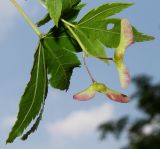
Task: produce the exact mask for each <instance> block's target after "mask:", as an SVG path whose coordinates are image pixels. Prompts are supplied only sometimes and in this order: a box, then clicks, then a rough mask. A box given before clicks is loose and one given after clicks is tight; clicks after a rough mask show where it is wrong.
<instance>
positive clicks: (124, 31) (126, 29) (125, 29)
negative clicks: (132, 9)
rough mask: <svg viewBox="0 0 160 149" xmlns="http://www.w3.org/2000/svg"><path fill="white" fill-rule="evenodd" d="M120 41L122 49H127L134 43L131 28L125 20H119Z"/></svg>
mask: <svg viewBox="0 0 160 149" xmlns="http://www.w3.org/2000/svg"><path fill="white" fill-rule="evenodd" d="M121 40H122V41H121V42H123V44H124V48H127V47H129V46H130V45H131V44H132V43H133V42H134V34H133V30H132V26H131V24H130V22H129V21H128V20H127V19H122V20H121Z"/></svg>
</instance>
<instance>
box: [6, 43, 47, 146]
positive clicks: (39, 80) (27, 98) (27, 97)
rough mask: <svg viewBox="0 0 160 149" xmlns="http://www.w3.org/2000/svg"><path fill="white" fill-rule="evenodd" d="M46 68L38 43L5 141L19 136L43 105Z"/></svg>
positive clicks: (8, 141)
mask: <svg viewBox="0 0 160 149" xmlns="http://www.w3.org/2000/svg"><path fill="white" fill-rule="evenodd" d="M47 84H48V79H47V68H46V63H45V56H44V51H43V48H42V45H41V44H39V45H38V48H37V50H36V53H35V57H34V65H33V68H32V72H31V78H30V81H29V83H28V85H27V87H26V89H25V92H24V94H23V96H22V98H21V101H20V105H19V113H18V116H17V121H16V122H15V124H14V126H13V128H12V131H11V132H10V134H9V137H8V139H7V143H11V142H13V141H14V139H15V138H16V137H18V136H20V135H21V134H22V133H23V131H24V130H25V129H26V127H27V126H28V125H29V124H30V123H31V121H32V120H34V119H35V118H36V116H37V115H38V114H39V112H40V110H41V109H42V107H43V104H44V101H45V98H46V94H47V87H48V85H47Z"/></svg>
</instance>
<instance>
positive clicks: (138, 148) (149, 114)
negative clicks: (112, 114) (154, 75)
mask: <svg viewBox="0 0 160 149" xmlns="http://www.w3.org/2000/svg"><path fill="white" fill-rule="evenodd" d="M133 82H134V83H135V85H136V87H137V88H136V91H135V93H134V95H133V97H134V99H137V100H138V101H137V107H138V109H139V110H141V111H142V112H144V117H143V118H138V119H137V120H135V121H133V120H132V121H131V120H130V121H128V122H127V121H126V122H127V123H125V122H124V123H122V127H119V126H118V122H119V121H120V120H121V119H120V120H117V121H111V122H107V123H104V124H102V125H101V126H100V127H99V131H101V136H102V137H101V138H102V139H105V137H106V135H107V134H108V133H113V134H114V135H116V134H117V132H116V130H119V133H118V134H121V133H122V132H126V131H127V130H126V128H127V127H129V130H128V132H127V133H128V138H129V143H128V145H127V146H126V147H124V148H123V149H145V148H147V149H148V148H149V149H159V146H160V141H159V139H160V83H158V84H153V83H152V79H151V77H148V76H139V77H135V78H134V79H133ZM128 117H129V116H128ZM145 127H150V132H148V133H146V132H145V131H144V129H145ZM119 128H120V129H119ZM124 128H125V129H124Z"/></svg>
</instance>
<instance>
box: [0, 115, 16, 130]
mask: <svg viewBox="0 0 160 149" xmlns="http://www.w3.org/2000/svg"><path fill="white" fill-rule="evenodd" d="M15 121H16V117H15V116H7V117H5V118H4V119H3V120H2V122H1V127H0V128H1V129H8V128H10V127H11V126H12V125H13V124H14V122H15Z"/></svg>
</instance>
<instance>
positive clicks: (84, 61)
mask: <svg viewBox="0 0 160 149" xmlns="http://www.w3.org/2000/svg"><path fill="white" fill-rule="evenodd" d="M82 58H83V64H84V66H85V68H86V71H87V73H88V75H89V77H90V79H91V80H92V82H93V83H95V82H96V81H95V79H94V78H93V76H92V74H91V72H90V70H89V68H88V66H87V64H86V59H85V53H84V52H83V53H82Z"/></svg>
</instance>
